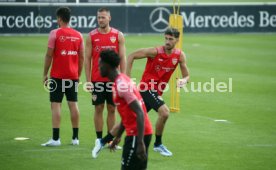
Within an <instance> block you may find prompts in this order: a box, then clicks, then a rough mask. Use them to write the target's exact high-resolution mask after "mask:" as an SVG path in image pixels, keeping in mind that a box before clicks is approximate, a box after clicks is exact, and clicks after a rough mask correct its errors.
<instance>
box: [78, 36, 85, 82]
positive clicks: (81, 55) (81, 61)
mask: <svg viewBox="0 0 276 170" xmlns="http://www.w3.org/2000/svg"><path fill="white" fill-rule="evenodd" d="M83 60H84V47H83V39H82V41H81V44H80V49H79V70H78V75H79V78H80V76H81V72H82V68H83Z"/></svg>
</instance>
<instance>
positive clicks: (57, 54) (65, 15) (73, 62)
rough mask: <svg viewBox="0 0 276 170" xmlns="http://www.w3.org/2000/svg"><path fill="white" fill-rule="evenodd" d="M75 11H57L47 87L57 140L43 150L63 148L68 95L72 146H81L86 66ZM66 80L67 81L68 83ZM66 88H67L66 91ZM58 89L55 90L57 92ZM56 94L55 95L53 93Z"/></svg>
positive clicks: (47, 65)
mask: <svg viewBox="0 0 276 170" xmlns="http://www.w3.org/2000/svg"><path fill="white" fill-rule="evenodd" d="M70 13H71V11H70V9H69V8H67V7H61V8H59V9H57V11H56V16H57V23H58V25H59V28H58V29H55V30H52V31H51V32H50V35H49V42H48V50H47V53H46V55H45V62H44V73H43V83H44V85H47V84H48V83H49V85H50V101H51V111H52V126H53V137H52V139H50V140H49V141H48V142H46V143H44V144H42V146H59V145H61V142H60V139H59V128H60V117H61V116H60V114H61V103H62V99H63V96H64V94H65V96H66V99H67V101H68V107H69V109H70V112H71V122H72V127H73V137H72V144H73V145H79V139H78V130H79V109H78V103H77V101H78V92H77V87H78V80H79V77H80V76H81V71H82V66H83V59H84V54H83V38H82V35H81V34H80V33H79V32H78V31H76V30H74V29H72V28H70V27H69V21H70V15H71V14H70ZM50 66H52V68H51V73H50V76H51V79H49V82H48V70H49V68H50ZM64 79H67V80H66V81H64ZM62 86H63V87H62ZM54 89H55V90H54ZM51 90H53V91H51Z"/></svg>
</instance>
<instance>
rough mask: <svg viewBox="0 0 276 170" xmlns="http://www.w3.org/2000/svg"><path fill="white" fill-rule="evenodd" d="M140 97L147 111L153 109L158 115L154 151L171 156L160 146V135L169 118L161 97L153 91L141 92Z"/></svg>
mask: <svg viewBox="0 0 276 170" xmlns="http://www.w3.org/2000/svg"><path fill="white" fill-rule="evenodd" d="M141 96H142V97H143V100H144V102H145V104H146V106H147V110H148V111H149V110H150V109H151V108H153V109H154V110H155V111H156V112H157V113H158V118H157V121H156V126H155V128H156V129H155V142H154V151H157V152H159V153H160V154H161V155H163V156H172V153H171V152H170V151H169V150H168V149H167V148H166V147H165V146H164V145H163V144H162V135H163V131H164V128H165V124H166V121H167V119H168V117H169V108H168V107H167V105H166V104H165V102H164V101H163V99H162V97H161V96H159V95H158V93H157V92H154V91H150V90H149V91H145V92H141Z"/></svg>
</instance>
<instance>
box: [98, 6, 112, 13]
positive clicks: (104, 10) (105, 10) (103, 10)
mask: <svg viewBox="0 0 276 170" xmlns="http://www.w3.org/2000/svg"><path fill="white" fill-rule="evenodd" d="M98 12H108V13H110V10H109V9H108V8H107V7H102V8H99V9H98Z"/></svg>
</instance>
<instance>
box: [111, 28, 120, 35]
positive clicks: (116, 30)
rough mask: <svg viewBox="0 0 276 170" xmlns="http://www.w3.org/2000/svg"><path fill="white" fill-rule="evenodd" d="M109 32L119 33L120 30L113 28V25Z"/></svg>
mask: <svg viewBox="0 0 276 170" xmlns="http://www.w3.org/2000/svg"><path fill="white" fill-rule="evenodd" d="M110 32H111V33H113V34H119V33H120V31H119V30H118V29H116V28H113V27H111V31H110Z"/></svg>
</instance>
